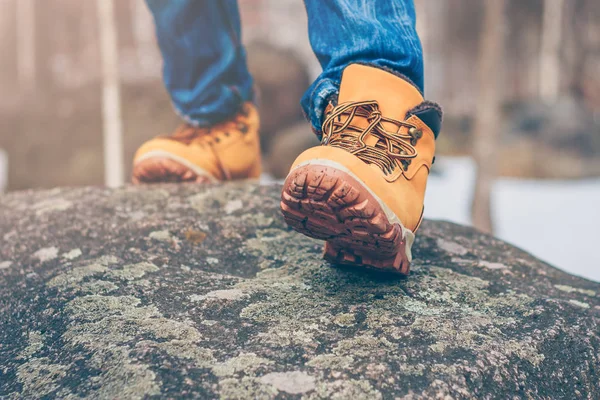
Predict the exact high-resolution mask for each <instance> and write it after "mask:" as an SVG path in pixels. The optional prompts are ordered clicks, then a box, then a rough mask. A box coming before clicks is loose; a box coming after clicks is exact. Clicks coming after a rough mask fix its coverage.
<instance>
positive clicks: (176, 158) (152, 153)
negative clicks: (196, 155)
mask: <svg viewBox="0 0 600 400" xmlns="http://www.w3.org/2000/svg"><path fill="white" fill-rule="evenodd" d="M153 157H163V158H169V159H171V160H173V161H175V162H178V163H179V164H181V165H184V166H185V167H187V168H189V169H191V170H192V171H193V172H194V173H195V174H196V175H198V176H204V177H206V178H208V179H209V180H210V181H211V183H217V182H219V180H218V179H217V178H215V177H214V176H213V175H212V174H211V173H210V172H208V171H206V170H205V169H203V168H200V167H198V166H197V165H194V164H192V163H191V162H189V161H188V160H186V159H185V158H183V157H180V156H178V155H176V154H173V153H169V152H168V151H164V150H153V151H149V152H148V153H146V154H144V155H143V156H141V157H139V158H138V159H137V160H136V162H138V161H143V160H147V159H149V158H153Z"/></svg>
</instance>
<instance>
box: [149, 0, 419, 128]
mask: <svg viewBox="0 0 600 400" xmlns="http://www.w3.org/2000/svg"><path fill="white" fill-rule="evenodd" d="M146 1H147V3H148V6H149V7H150V10H151V11H152V14H153V15H154V19H155V21H156V31H157V36H158V44H159V46H160V49H161V52H162V55H163V58H164V81H165V85H166V87H167V90H168V91H169V93H170V95H171V98H172V101H173V104H174V107H175V109H176V110H177V112H178V113H179V114H180V115H181V116H182V117H183V118H184V119H185V120H186V121H188V122H189V123H192V124H195V125H200V126H206V125H211V124H214V123H215V122H218V121H221V120H223V119H226V118H228V117H229V116H231V115H233V114H235V113H236V112H237V111H238V109H239V108H240V105H241V104H242V103H243V102H246V101H249V100H252V98H253V90H252V86H253V83H252V77H251V76H250V73H249V72H248V70H247V67H246V53H245V50H244V47H243V46H242V44H241V40H240V38H241V27H240V15H239V11H238V7H237V1H236V0H146ZM304 2H305V5H306V10H307V13H308V28H309V39H310V43H311V46H312V48H313V51H314V52H315V55H316V56H317V59H318V60H319V62H320V64H321V66H322V68H323V72H322V73H321V75H319V77H318V78H317V79H316V81H315V82H314V83H313V84H312V85H311V87H310V88H309V89H308V90H307V92H306V94H305V95H304V96H303V98H302V100H301V105H302V108H303V109H304V112H305V114H306V116H307V118H308V119H309V121H310V123H311V125H312V127H313V129H314V130H315V131H317V132H318V131H320V129H321V123H322V118H323V111H324V109H325V107H326V106H327V104H328V103H329V101H331V100H334V101H335V99H336V98H337V93H338V90H339V86H340V80H341V75H342V71H343V69H344V68H345V67H346V66H347V65H349V64H353V63H362V64H369V65H373V66H376V67H379V68H382V69H386V70H388V71H391V72H393V73H396V74H398V75H401V76H403V77H405V78H407V79H408V80H410V81H412V82H413V83H414V84H415V85H416V86H417V87H418V88H419V89H421V91H422V90H423V52H422V48H421V42H420V41H419V37H418V36H417V32H416V30H415V22H416V21H415V20H416V17H415V8H414V4H413V0H326V1H325V0H304Z"/></svg>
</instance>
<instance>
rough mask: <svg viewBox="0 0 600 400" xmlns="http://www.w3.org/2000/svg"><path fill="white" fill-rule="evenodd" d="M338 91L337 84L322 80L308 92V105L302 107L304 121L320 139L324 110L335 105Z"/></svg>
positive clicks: (330, 80) (338, 86) (326, 79)
mask: <svg viewBox="0 0 600 400" xmlns="http://www.w3.org/2000/svg"><path fill="white" fill-rule="evenodd" d="M339 91H340V85H339V83H338V82H336V81H334V80H332V79H329V78H324V79H321V80H320V81H319V83H317V85H316V86H315V87H314V89H313V90H312V91H311V92H310V98H309V104H308V105H305V107H303V109H304V113H305V116H306V119H307V120H309V121H310V125H311V128H312V130H313V132H314V133H315V134H316V135H317V136H318V137H319V138H321V136H322V135H323V132H322V125H323V117H324V115H325V108H327V106H328V105H329V103H332V104H333V105H334V106H335V105H337V98H338V94H339Z"/></svg>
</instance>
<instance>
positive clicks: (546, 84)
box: [539, 0, 564, 103]
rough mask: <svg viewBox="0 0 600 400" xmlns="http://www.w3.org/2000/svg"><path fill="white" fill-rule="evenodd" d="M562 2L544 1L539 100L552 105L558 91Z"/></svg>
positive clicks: (562, 0) (555, 0) (556, 0)
mask: <svg viewBox="0 0 600 400" xmlns="http://www.w3.org/2000/svg"><path fill="white" fill-rule="evenodd" d="M563 9H564V0H545V1H544V19H543V22H542V45H541V57H540V73H539V77H540V83H539V88H540V98H541V99H542V101H545V102H547V103H552V102H554V101H555V100H556V98H557V97H558V92H559V90H560V43H561V39H562V17H563Z"/></svg>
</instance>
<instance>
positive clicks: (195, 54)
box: [132, 0, 261, 183]
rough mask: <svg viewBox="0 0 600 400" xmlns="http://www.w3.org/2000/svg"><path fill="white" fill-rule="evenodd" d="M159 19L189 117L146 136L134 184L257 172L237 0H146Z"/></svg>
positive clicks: (178, 99)
mask: <svg viewBox="0 0 600 400" xmlns="http://www.w3.org/2000/svg"><path fill="white" fill-rule="evenodd" d="M146 1H147V3H148V5H149V7H150V10H151V11H152V14H153V15H154V19H155V21H156V32H157V37H158V43H159V46H160V49H161V52H162V54H163V58H164V81H165V85H166V87H167V89H168V91H169V94H170V95H171V98H172V101H173V104H174V106H175V109H176V110H177V112H178V113H179V114H180V115H181V116H182V118H183V119H184V120H185V121H186V123H185V124H183V125H182V126H181V127H180V128H179V129H177V130H176V131H175V132H174V133H173V134H172V135H170V136H161V137H157V138H154V139H152V140H149V141H147V142H146V143H144V144H143V145H142V146H141V147H140V148H139V149H138V151H137V152H136V154H135V156H134V160H133V179H132V180H133V182H134V183H159V182H214V181H222V180H230V179H244V178H257V177H258V176H259V175H260V171H261V162H260V143H259V137H258V130H259V118H258V112H257V110H256V107H255V106H254V104H252V97H253V96H252V78H251V77H250V74H249V73H248V70H247V66H246V54H245V51H244V48H243V47H242V44H241V42H240V35H241V33H240V15H239V11H238V7H237V2H236V1H235V0H146Z"/></svg>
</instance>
